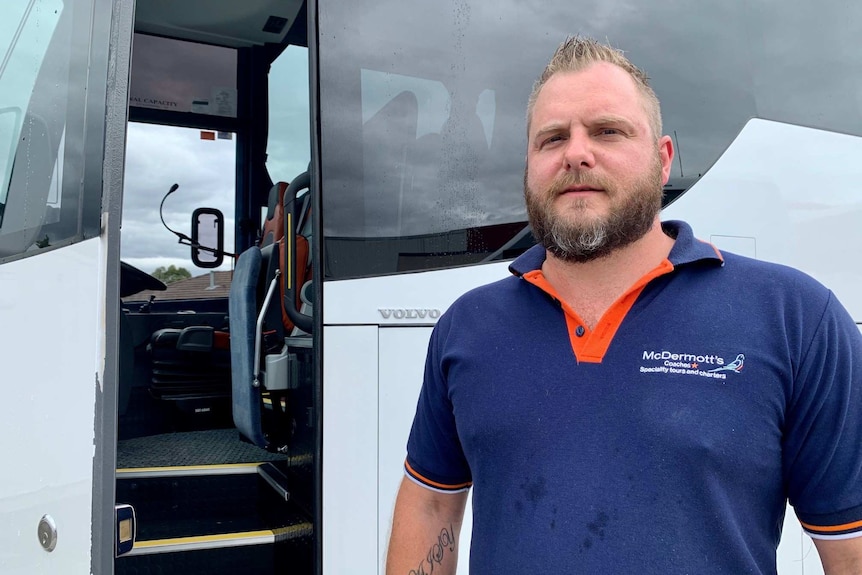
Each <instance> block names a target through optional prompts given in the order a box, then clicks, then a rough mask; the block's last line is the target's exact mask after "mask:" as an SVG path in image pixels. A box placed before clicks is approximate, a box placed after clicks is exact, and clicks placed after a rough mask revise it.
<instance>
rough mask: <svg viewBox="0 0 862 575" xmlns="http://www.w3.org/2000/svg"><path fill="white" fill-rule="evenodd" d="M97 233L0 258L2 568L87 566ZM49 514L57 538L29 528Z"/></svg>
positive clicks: (25, 572)
mask: <svg viewBox="0 0 862 575" xmlns="http://www.w3.org/2000/svg"><path fill="white" fill-rule="evenodd" d="M100 251H101V250H100V244H99V239H98V238H97V239H92V240H88V241H85V242H81V243H78V244H74V245H72V246H69V247H66V248H61V249H56V250H53V251H50V252H45V253H44V254H39V255H37V256H34V257H29V258H25V259H22V260H18V261H15V262H10V263H7V264H4V265H0V326H2V336H0V365H2V374H3V375H2V387H3V401H2V402H0V438H2V442H3V443H2V445H3V447H2V452H3V467H4V471H3V473H0V572H2V573H4V574H6V573H8V574H20V575H32V574H33V573H68V574H79V573H89V572H90V524H91V513H92V510H91V502H92V483H93V477H92V475H93V453H94V431H93V429H94V427H93V425H94V416H95V389H96V384H97V377H99V376H100V373H99V370H100V369H101V366H102V358H100V357H98V355H99V353H100V351H99V350H100V347H99V341H100V335H99V334H100V333H102V331H103V329H102V326H101V325H99V318H100V316H101V312H102V307H103V305H102V291H101V290H100V286H99V284H100V279H101V278H103V275H104V274H103V270H102V269H100V268H101V267H102V264H101V262H100V259H101V258H100ZM44 514H49V515H51V516H52V517H53V519H54V521H55V523H56V525H57V533H58V539H57V546H56V548H55V549H54V551H53V552H51V553H48V552H46V551H45V550H43V549H42V547H41V546H40V544H39V541H38V539H37V536H36V529H37V526H38V523H39V520H40V518H41V517H42V516H43V515H44Z"/></svg>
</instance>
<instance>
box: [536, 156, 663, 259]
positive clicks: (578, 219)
mask: <svg viewBox="0 0 862 575" xmlns="http://www.w3.org/2000/svg"><path fill="white" fill-rule="evenodd" d="M572 186H590V187H595V188H601V189H602V190H604V192H597V193H605V194H608V196H609V198H610V200H611V202H610V204H609V208H610V211H609V213H608V215H607V216H606V217H599V216H592V217H591V216H590V214H589V213H588V212H589V207H588V206H589V200H588V199H586V198H584V199H581V200H578V201H576V202H575V203H574V204H573V205H570V206H567V207H566V209H565V210H564V211H562V213H560V212H558V211H556V210H555V209H554V203H555V201H556V199H557V197H558V196H559V195H560V193H562V191H563V190H565V189H567V188H570V187H572ZM662 195H663V191H662V182H661V163H660V162H659V160H658V158H656V161H655V163H654V164H653V166H652V167H651V169H650V171H649V172H647V173H645V174H644V175H643V177H642V178H640V179H638V180H637V181H635V182H634V183H633V184H632V186H631V188H630V189H628V190H621V189H619V188H618V187H616V186H614V185H613V184H612V183H611V182H608V181H606V180H605V179H604V178H597V177H595V176H592V175H590V174H584V173H582V172H578V173H567V174H564V175H563V176H561V177H559V178H557V179H556V180H555V181H554V182H553V183H552V184H551V185H550V186H549V187H548V188H547V189H545V190H541V191H538V192H537V191H536V190H530V189H529V186H528V185H527V177H526V174H525V176H524V196H525V198H526V202H527V215H528V216H529V219H530V225H531V226H532V228H533V236H534V237H535V238H536V241H537V242H539V243H540V244H542V245H543V246H544V247H545V249H547V250H548V251H549V252H550V253H551V254H553V255H554V256H556V257H557V258H559V259H561V260H563V261H566V262H571V263H584V262H589V261H592V260H595V259H599V258H603V257H606V256H608V255H610V254H611V253H612V252H614V251H615V250H618V249H620V248H622V247H625V246H627V245H629V244H631V243H633V242H635V241H637V240H639V239H641V238H642V237H644V236H645V235H646V233H647V232H648V231H649V230H650V229H651V228H652V226H653V223H654V222H655V217H656V215H657V214H658V213H659V211H660V210H661V200H662Z"/></svg>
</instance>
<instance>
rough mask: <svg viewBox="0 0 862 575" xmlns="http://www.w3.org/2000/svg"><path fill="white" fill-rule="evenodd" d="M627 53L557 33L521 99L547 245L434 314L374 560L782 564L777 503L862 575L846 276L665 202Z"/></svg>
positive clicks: (833, 565) (825, 556)
mask: <svg viewBox="0 0 862 575" xmlns="http://www.w3.org/2000/svg"><path fill="white" fill-rule="evenodd" d="M660 118H661V116H660V111H659V104H658V100H657V98H656V97H655V94H654V93H653V91H652V89H651V88H650V87H649V85H648V81H647V78H646V76H645V75H644V74H643V73H642V72H641V71H639V70H638V69H637V68H635V67H634V66H633V65H632V64H631V63H629V62H628V60H626V59H625V58H624V57H623V56H622V54H621V53H619V52H618V51H616V50H614V49H611V48H609V47H607V46H604V45H601V44H598V43H596V42H594V41H592V40H587V39H582V38H574V39H569V40H567V41H566V42H564V43H563V44H562V45H561V46H560V48H559V49H558V50H557V53H556V54H555V55H554V57H553V59H552V60H551V62H550V64H549V65H548V67H547V68H546V70H545V72H544V73H543V75H542V77H541V78H540V79H539V81H538V82H537V83H536V86H535V88H534V90H533V94H532V96H531V97H530V102H529V105H528V140H527V171H526V175H525V198H526V202H527V208H528V213H529V217H530V223H531V224H532V226H533V231H534V233H535V235H536V237H537V239H538V241H539V243H540V245H539V246H536V247H534V248H532V249H531V250H530V251H528V252H527V253H525V254H524V255H523V256H521V257H520V258H518V259H517V260H516V261H515V262H513V264H512V265H511V266H510V269H511V271H512V273H513V277H510V278H507V279H505V280H502V281H500V282H497V283H495V284H491V285H489V286H485V287H482V288H479V289H477V290H474V291H472V292H470V293H468V294H466V295H465V296H463V297H462V298H460V299H459V300H458V301H457V302H456V303H455V304H454V305H453V306H452V308H451V309H450V310H449V311H448V312H447V313H446V314H444V316H443V317H442V318H441V319H440V321H439V322H438V324H437V327H436V328H435V330H434V334H433V335H432V338H431V342H430V346H429V352H428V359H427V364H426V371H425V382H424V385H423V388H422V392H421V395H420V399H419V405H418V408H417V413H416V417H415V420H414V423H413V429H412V431H411V434H410V439H409V442H408V455H407V462H406V465H405V470H406V477H405V480H404V481H403V483H402V486H401V490H400V492H399V495H398V500H397V502H396V508H395V517H394V520H393V528H392V537H391V540H390V548H389V556H388V562H387V573H388V574H389V575H396V574H405V575H406V574H409V573H430V572H432V571H433V572H434V573H454V572H455V565H456V561H457V553H458V549H457V547H456V545H457V540H458V536H459V532H460V524H461V518H462V515H463V511H464V505H465V501H466V497H467V490H468V489H469V488H470V486H471V485H472V486H473V489H474V493H473V537H472V548H471V551H470V572H471V573H472V574H473V575H479V574H484V573H489V574H491V573H493V574H499V573H506V574H520V573H535V574H551V573H554V574H555V573H613V574H617V573H638V574H640V573H655V574H668V573H698V574H709V573H730V574H738V573H774V572H775V549H776V546H777V544H778V541H779V538H780V535H781V525H782V521H783V515H784V510H785V504H786V500H787V499H788V498H789V500H790V502H791V503H792V504H793V505H794V507H795V510H796V514H797V515H798V517H799V518H800V520H801V521H802V523H803V526H804V527H805V529H806V530H807V531H808V533H809V534H811V535H812V537H814V538H815V543H816V545H817V549H818V551H819V553H820V556H821V559H822V561H823V564H824V568H825V570H826V573H827V574H829V575H836V574H849V573H862V537H857V536H862V341H860V340H862V338H860V335H859V332H858V330H857V328H856V326H855V325H854V323H853V321H852V320H851V319H850V317H849V316H848V314H847V313H846V311H845V310H844V309H843V308H842V307H841V306H840V304H839V303H838V302H837V301H836V299H835V297H834V296H833V295H832V294H831V293H830V292H829V291H828V290H826V289H825V288H823V287H822V286H821V285H819V284H817V283H816V282H815V281H814V280H812V279H811V278H809V277H807V276H805V275H803V274H801V273H799V272H797V271H794V270H791V269H789V268H785V267H782V266H777V265H773V264H766V263H763V262H757V261H754V260H750V259H746V258H742V257H739V256H735V255H733V254H726V253H721V252H719V251H718V250H717V249H715V248H714V247H713V246H711V245H709V244H707V243H704V242H700V241H698V240H696V239H695V238H694V236H693V234H692V231H691V229H690V228H689V227H688V226H687V225H686V224H684V223H682V222H666V223H664V224H662V223H661V222H660V220H659V216H658V214H659V210H660V207H661V195H662V187H663V185H664V184H665V183H667V180H668V176H669V173H670V166H671V161H672V159H673V146H672V142H671V139H670V138H669V137H667V136H661V119H660Z"/></svg>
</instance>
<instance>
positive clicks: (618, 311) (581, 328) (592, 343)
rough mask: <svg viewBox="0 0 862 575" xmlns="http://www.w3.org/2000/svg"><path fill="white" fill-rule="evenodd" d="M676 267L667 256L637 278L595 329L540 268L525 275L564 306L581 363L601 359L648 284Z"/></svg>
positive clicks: (575, 349) (571, 338) (525, 277)
mask: <svg viewBox="0 0 862 575" xmlns="http://www.w3.org/2000/svg"><path fill="white" fill-rule="evenodd" d="M673 269H674V268H673V264H672V263H671V262H670V260H669V259H664V260H663V261H662V262H661V263H660V264H659V265H657V266H656V267H655V268H654V269H652V270H651V271H649V272H647V273H646V274H644V276H643V277H641V278H640V279H639V280H638V281H636V282H635V283H634V284H633V285H632V286H631V287H630V288H629V289H628V290H626V292H625V293H623V295H621V296H620V297H619V298H617V300H616V301H615V302H614V303H613V304H611V307H609V308H608V309H607V311H605V313H604V315H602V317H601V319H600V320H599V322H598V323H597V324H596V327H595V328H593V329H589V328H588V327H587V325H586V322H584V320H583V319H581V317H580V316H579V315H578V313H577V312H576V311H575V310H574V309H572V307H571V306H569V304H567V303H566V302H565V301H563V300H562V298H560V296H559V295H558V294H557V291H556V290H555V289H554V288H553V286H551V284H550V283H549V282H548V280H547V279H546V278H545V275H544V274H543V273H542V270H541V269H538V270H533V271H530V272H527V273H525V274H524V275H523V276H522V277H523V278H524V279H525V280H527V281H528V282H530V283H531V284H533V285H535V286H536V287H538V288H539V289H541V290H542V291H544V292H545V293H547V294H548V295H550V296H551V297H552V298H554V300H556V301H557V302H559V303H560V305H561V306H562V308H563V311H564V312H565V316H566V328H567V330H568V332H569V339H570V341H571V344H572V351H573V352H574V354H575V359H576V360H577V361H578V363H581V362H584V363H601V362H602V359H603V358H604V356H605V353H606V352H607V351H608V348H609V347H610V345H611V341H613V339H614V335H615V334H616V333H617V330H618V329H619V327H620V326H621V325H622V323H623V320H625V318H626V315H627V314H628V312H629V310H630V309H631V308H632V306H633V305H634V303H635V301H637V299H638V296H640V294H641V292H642V291H643V290H644V288H645V287H646V286H647V284H649V282H651V281H652V280H654V279H655V278H657V277H660V276H663V275H665V274H668V273H670V272H672V271H673ZM578 334H580V335H578Z"/></svg>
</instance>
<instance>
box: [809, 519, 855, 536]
mask: <svg viewBox="0 0 862 575" xmlns="http://www.w3.org/2000/svg"><path fill="white" fill-rule="evenodd" d="M800 523H801V524H802V526H803V527H805V528H806V529H808V530H809V531H816V532H818V533H835V532H837V531H847V530H850V529H858V528H860V527H862V521H854V522H853V523H845V524H843V525H825V526H823V525H811V524H810V523H806V522H804V521H800Z"/></svg>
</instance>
